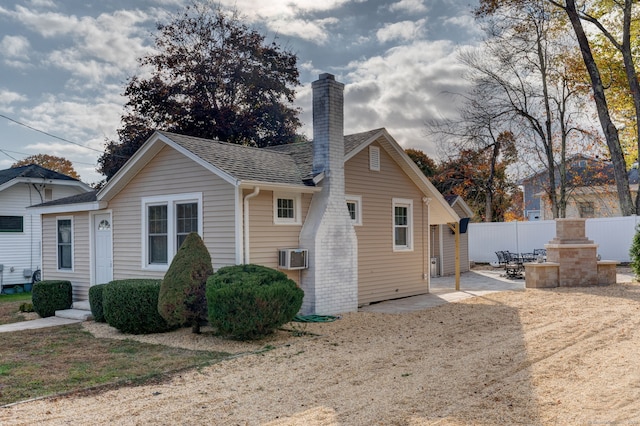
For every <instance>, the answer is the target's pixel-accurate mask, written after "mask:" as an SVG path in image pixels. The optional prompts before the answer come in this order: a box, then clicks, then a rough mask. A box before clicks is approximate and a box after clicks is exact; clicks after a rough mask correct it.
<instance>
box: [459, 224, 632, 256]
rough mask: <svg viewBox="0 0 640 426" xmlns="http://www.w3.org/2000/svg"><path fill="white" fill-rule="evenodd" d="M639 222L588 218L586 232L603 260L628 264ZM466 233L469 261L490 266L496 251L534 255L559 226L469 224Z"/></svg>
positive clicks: (553, 235)
mask: <svg viewBox="0 0 640 426" xmlns="http://www.w3.org/2000/svg"><path fill="white" fill-rule="evenodd" d="M639 223H640V217H639V216H626V217H605V218H597V219H587V222H586V229H585V233H586V235H587V238H588V239H590V240H592V241H593V242H594V243H596V244H598V254H599V255H600V256H601V257H602V259H607V260H617V261H618V262H629V261H630V258H629V248H630V247H631V240H632V239H633V235H634V233H635V229H636V226H637V225H638V224H639ZM467 232H469V260H471V261H474V262H479V263H488V262H495V261H497V260H498V258H497V257H496V254H495V252H496V251H500V250H508V251H511V252H515V253H531V252H533V250H534V249H539V248H544V245H545V244H547V243H548V242H549V241H550V240H551V239H553V238H554V237H555V235H556V223H555V221H553V220H541V221H532V222H496V223H470V224H469V228H468V231H467Z"/></svg>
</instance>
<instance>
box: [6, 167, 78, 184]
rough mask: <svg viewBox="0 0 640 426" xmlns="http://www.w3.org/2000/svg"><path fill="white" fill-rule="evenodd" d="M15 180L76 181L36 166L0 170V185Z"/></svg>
mask: <svg viewBox="0 0 640 426" xmlns="http://www.w3.org/2000/svg"><path fill="white" fill-rule="evenodd" d="M16 178H35V179H46V180H51V179H55V180H70V181H78V179H74V178H72V177H71V176H67V175H64V174H62V173H58V172H54V171H53V170H49V169H45V168H44V167H42V166H39V165H37V164H29V165H27V166H20V167H13V168H11V169H5V170H0V185H2V184H5V183H7V182H9V181H11V180H13V179H16Z"/></svg>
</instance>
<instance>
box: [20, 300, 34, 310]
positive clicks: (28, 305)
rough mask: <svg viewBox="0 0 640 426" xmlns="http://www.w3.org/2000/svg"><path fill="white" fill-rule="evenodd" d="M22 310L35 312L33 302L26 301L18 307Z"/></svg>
mask: <svg viewBox="0 0 640 426" xmlns="http://www.w3.org/2000/svg"><path fill="white" fill-rule="evenodd" d="M18 310H19V311H20V312H33V303H28V302H24V303H22V304H21V305H20V307H19V308H18Z"/></svg>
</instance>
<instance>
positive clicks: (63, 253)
mask: <svg viewBox="0 0 640 426" xmlns="http://www.w3.org/2000/svg"><path fill="white" fill-rule="evenodd" d="M57 246H58V269H63V270H71V269H73V225H72V221H71V219H58V220H57Z"/></svg>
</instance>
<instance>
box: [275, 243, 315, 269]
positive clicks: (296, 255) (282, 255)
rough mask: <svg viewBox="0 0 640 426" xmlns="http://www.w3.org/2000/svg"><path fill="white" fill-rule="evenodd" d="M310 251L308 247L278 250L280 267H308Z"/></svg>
mask: <svg viewBox="0 0 640 426" xmlns="http://www.w3.org/2000/svg"><path fill="white" fill-rule="evenodd" d="M308 258H309V251H308V250H307V249H299V248H288V249H280V250H278V268H280V269H307V268H308V260H307V259H308Z"/></svg>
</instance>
